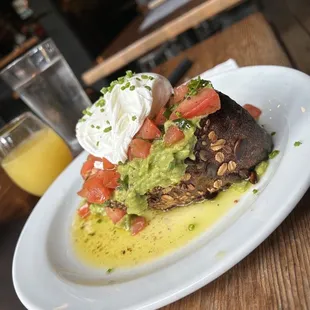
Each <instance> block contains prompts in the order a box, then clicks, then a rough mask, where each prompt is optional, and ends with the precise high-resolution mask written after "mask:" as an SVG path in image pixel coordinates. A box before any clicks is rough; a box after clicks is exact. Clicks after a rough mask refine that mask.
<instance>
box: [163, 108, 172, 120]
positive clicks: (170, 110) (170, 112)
mask: <svg viewBox="0 0 310 310" xmlns="http://www.w3.org/2000/svg"><path fill="white" fill-rule="evenodd" d="M172 110H173V107H169V108H167V109H166V111H165V112H164V113H163V116H164V117H165V118H166V119H169V117H170V115H171V114H172Z"/></svg>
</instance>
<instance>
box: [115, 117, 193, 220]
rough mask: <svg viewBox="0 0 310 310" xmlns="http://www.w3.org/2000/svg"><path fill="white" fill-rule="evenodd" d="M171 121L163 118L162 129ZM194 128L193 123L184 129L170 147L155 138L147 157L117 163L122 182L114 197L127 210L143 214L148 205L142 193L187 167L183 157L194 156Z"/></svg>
mask: <svg viewBox="0 0 310 310" xmlns="http://www.w3.org/2000/svg"><path fill="white" fill-rule="evenodd" d="M171 124H172V122H171V121H168V122H166V123H165V129H167V128H168V127H169V126H171ZM195 129H196V125H194V124H193V125H192V126H191V127H190V128H188V129H186V130H184V135H185V138H184V139H183V140H182V141H180V142H178V143H176V144H174V145H172V146H170V147H167V146H165V144H164V142H163V140H162V139H161V140H158V141H155V142H154V143H153V145H152V147H151V152H150V154H149V156H148V157H147V158H145V159H138V158H136V159H133V160H132V161H130V162H127V163H125V164H121V165H119V166H118V172H119V173H120V175H121V180H122V182H121V183H122V185H121V187H120V188H118V189H116V190H115V192H114V196H113V199H114V200H116V201H119V202H122V203H124V204H125V205H126V206H127V213H128V214H138V215H141V214H143V212H144V211H145V210H146V209H147V207H148V205H147V201H146V195H145V194H146V193H147V192H148V191H150V190H152V189H153V188H154V187H157V186H161V187H168V186H170V185H174V184H177V183H179V182H180V181H181V178H182V176H183V175H184V174H185V169H186V164H185V163H184V160H185V159H186V158H188V157H193V156H194V155H193V149H194V146H195V144H196V141H197V138H196V136H195V135H194V132H195Z"/></svg>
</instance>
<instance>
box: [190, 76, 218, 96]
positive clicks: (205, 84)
mask: <svg viewBox="0 0 310 310" xmlns="http://www.w3.org/2000/svg"><path fill="white" fill-rule="evenodd" d="M187 86H188V92H187V94H186V97H191V96H195V95H197V94H198V91H199V90H200V89H202V88H213V86H212V84H211V82H210V81H207V80H204V79H202V78H201V77H200V76H198V78H197V79H192V80H191V81H190V82H189V83H188V84H187Z"/></svg>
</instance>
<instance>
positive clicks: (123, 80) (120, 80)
mask: <svg viewBox="0 0 310 310" xmlns="http://www.w3.org/2000/svg"><path fill="white" fill-rule="evenodd" d="M117 80H118V82H119V83H120V84H123V83H124V82H125V78H124V77H123V76H122V77H119V78H118V79H117Z"/></svg>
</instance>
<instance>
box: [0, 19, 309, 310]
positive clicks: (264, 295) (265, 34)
mask: <svg viewBox="0 0 310 310" xmlns="http://www.w3.org/2000/svg"><path fill="white" fill-rule="evenodd" d="M184 57H189V58H191V59H192V60H193V61H194V65H193V67H192V68H191V70H190V71H189V72H188V74H187V75H186V77H185V79H188V78H190V77H193V76H196V75H197V74H199V73H201V72H203V71H205V70H207V69H209V68H211V67H212V66H214V65H216V64H218V63H219V62H222V61H225V60H226V59H228V58H234V59H235V60H236V61H237V63H238V64H239V65H240V66H246V65H261V64H274V65H283V66H290V62H289V60H288V58H287V57H286V55H285V53H284V52H283V50H282V49H281V47H280V45H279V44H278V42H277V40H276V39H275V36H274V34H273V32H272V31H271V29H270V27H269V26H268V24H267V23H266V21H265V19H264V17H263V16H262V15H261V14H259V13H257V14H253V15H252V16H250V17H248V18H246V19H245V20H243V21H241V22H240V23H238V24H235V25H234V26H232V27H230V28H228V29H227V30H225V31H224V32H222V33H220V34H218V35H216V36H214V37H212V38H210V39H209V40H207V41H205V42H203V43H201V44H199V45H197V46H195V47H193V48H192V49H190V50H188V51H186V52H184V53H183V54H182V55H180V56H178V57H177V58H175V59H172V60H170V61H168V62H167V63H165V64H163V65H161V66H160V67H158V68H157V70H156V71H157V72H160V73H162V74H164V75H166V76H167V75H168V74H170V73H171V72H172V71H173V69H174V68H175V67H176V66H177V64H178V63H179V61H180V60H182V59H183V58H184ZM292 181H293V180H292ZM0 182H1V183H0V184H1V191H0V200H1V204H0V218H1V219H2V220H6V221H7V220H8V218H10V217H13V216H14V217H16V216H17V217H18V216H20V215H21V214H25V213H28V212H29V210H30V209H31V208H32V207H33V206H34V204H35V202H36V201H37V198H35V197H33V196H30V195H28V194H26V193H24V192H22V191H21V190H19V189H17V187H15V185H13V184H12V183H10V182H9V181H8V180H7V179H6V176H4V175H3V172H1V170H0ZM279 190H281V184H279ZM8 191H10V192H8ZM1 193H2V194H1ZM283 195H292V193H283ZM5 199H7V202H6V204H4V205H3V203H2V202H3V201H4V200H5ZM7 209H9V210H7ZM24 220H25V219H23V221H24ZM23 221H22V222H21V221H17V222H11V224H10V225H9V226H7V225H5V226H4V225H2V226H0V228H1V235H0V236H1V237H0V238H1V240H2V241H1V242H0V278H1V282H0V309H1V310H2V309H3V310H7V309H9V310H22V309H24V307H23V306H22V305H21V304H20V302H19V301H18V299H17V297H16V295H15V293H14V289H13V287H12V282H11V271H10V270H11V264H12V257H13V250H14V246H15V244H16V241H17V237H18V234H19V232H20V230H21V228H22V225H23ZM309 223H310V191H308V192H307V193H306V195H305V196H304V197H303V199H302V200H301V201H300V203H299V204H298V206H297V207H296V208H295V210H294V211H293V212H292V213H291V214H290V215H289V216H288V218H287V219H286V220H285V221H284V222H283V223H282V224H281V225H280V227H279V228H278V229H277V230H276V231H275V232H274V233H272V235H271V236H270V237H269V238H268V239H267V240H266V241H264V242H263V243H262V244H261V245H260V246H259V247H258V248H257V249H255V250H254V251H253V252H252V253H251V254H250V255H249V256H247V257H246V258H245V259H244V260H242V261H241V262H240V263H239V264H238V265H236V266H235V267H233V268H232V269H230V270H229V271H228V272H226V273H225V274H224V275H223V276H221V277H220V278H218V279H217V280H215V281H213V282H212V283H210V284H209V285H207V286H205V287H203V288H202V289H200V290H198V291H196V292H195V293H193V294H191V295H189V296H187V297H185V298H183V299H181V300H179V301H177V302H175V303H173V304H171V305H169V306H166V307H164V308H162V309H164V310H179V309H182V310H183V309H190V310H205V309H208V310H209V309H211V310H213V309H214V310H221V309H223V310H227V309H229V310H234V309H236V310H243V309H244V310H248V309H258V310H261V309H262V310H265V309H267V310H269V309H288V310H291V309H310V294H309V292H310V225H309ZM188 268H191V266H188ZM163 280H164V279H163Z"/></svg>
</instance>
